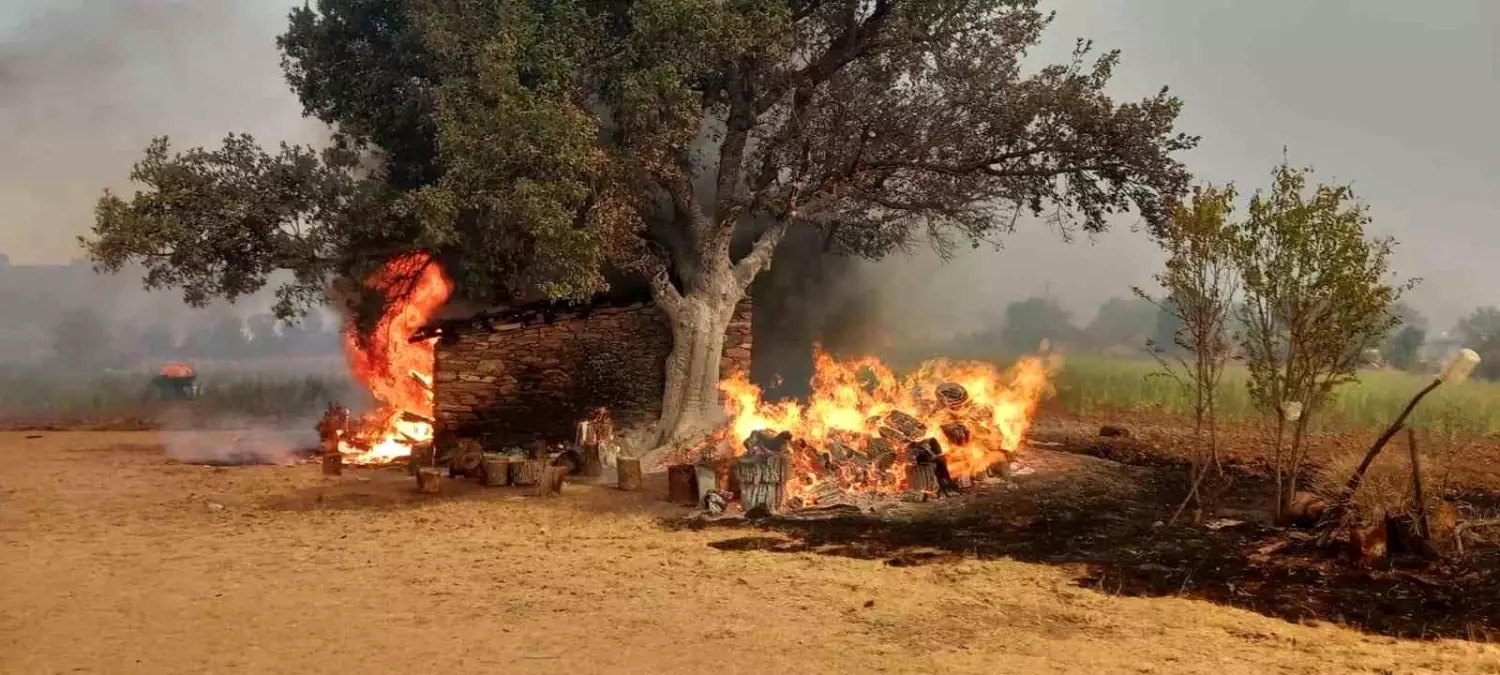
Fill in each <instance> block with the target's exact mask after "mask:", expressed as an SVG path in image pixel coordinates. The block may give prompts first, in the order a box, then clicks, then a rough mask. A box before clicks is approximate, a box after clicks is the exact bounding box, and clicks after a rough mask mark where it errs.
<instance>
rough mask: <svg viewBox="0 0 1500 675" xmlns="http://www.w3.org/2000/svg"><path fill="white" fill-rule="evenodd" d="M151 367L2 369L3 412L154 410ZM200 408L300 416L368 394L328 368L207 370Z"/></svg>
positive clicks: (92, 414)
mask: <svg viewBox="0 0 1500 675" xmlns="http://www.w3.org/2000/svg"><path fill="white" fill-rule="evenodd" d="M200 373H202V371H200ZM150 380H151V377H150V375H149V374H146V373H108V374H102V375H97V376H92V377H83V376H55V375H46V374H38V373H35V372H16V371H10V372H0V416H3V417H9V418H13V419H15V418H25V419H39V418H76V419H101V418H109V417H120V416H131V415H137V414H143V413H149V412H150V411H151V410H152V409H153V408H154V407H156V406H157V405H158V404H153V403H151V402H150V401H149V400H148V398H147V395H146V392H147V390H148V388H149V385H150ZM198 384H199V387H200V393H199V397H198V400H197V401H196V402H195V403H194V406H193V407H194V408H195V409H196V410H197V411H201V412H203V413H206V414H208V415H210V416H223V417H243V418H295V417H305V416H308V415H311V414H316V413H317V412H318V411H320V410H322V408H323V407H324V406H326V405H327V404H328V402H329V401H332V400H339V401H344V402H346V403H350V402H352V401H354V400H356V399H359V398H360V397H362V396H363V393H362V392H359V391H356V390H355V388H354V387H353V386H352V384H351V383H350V382H349V380H348V378H346V377H343V376H340V375H334V374H327V373H308V374H293V373H285V372H282V373H267V374H252V373H244V372H224V373H217V374H216V373H212V372H208V373H202V374H201V375H200V377H199V379H198Z"/></svg>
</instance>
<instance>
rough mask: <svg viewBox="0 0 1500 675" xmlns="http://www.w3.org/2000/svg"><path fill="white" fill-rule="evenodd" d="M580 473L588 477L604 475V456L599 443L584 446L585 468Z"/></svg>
mask: <svg viewBox="0 0 1500 675" xmlns="http://www.w3.org/2000/svg"><path fill="white" fill-rule="evenodd" d="M579 473H582V474H583V475H584V476H586V477H588V478H598V477H600V476H603V475H604V456H603V455H602V454H600V450H599V443H597V442H594V443H590V444H588V445H585V446H583V469H582V470H580V471H579Z"/></svg>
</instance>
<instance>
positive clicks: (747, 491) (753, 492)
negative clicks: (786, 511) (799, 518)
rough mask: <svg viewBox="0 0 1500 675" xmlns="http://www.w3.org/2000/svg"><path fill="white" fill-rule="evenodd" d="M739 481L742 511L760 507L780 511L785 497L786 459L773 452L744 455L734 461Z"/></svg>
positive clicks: (773, 511)
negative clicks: (743, 508)
mask: <svg viewBox="0 0 1500 675" xmlns="http://www.w3.org/2000/svg"><path fill="white" fill-rule="evenodd" d="M734 471H735V476H736V480H737V481H738V482H739V484H740V490H741V493H740V503H741V505H743V506H744V507H745V512H746V513H749V512H750V511H752V510H757V509H763V510H765V511H767V512H769V513H778V512H780V511H781V507H782V503H783V502H784V501H785V499H786V459H785V458H784V457H783V456H782V455H780V454H776V453H765V454H755V455H746V456H744V457H741V458H740V460H739V461H738V462H736V463H735V465H734Z"/></svg>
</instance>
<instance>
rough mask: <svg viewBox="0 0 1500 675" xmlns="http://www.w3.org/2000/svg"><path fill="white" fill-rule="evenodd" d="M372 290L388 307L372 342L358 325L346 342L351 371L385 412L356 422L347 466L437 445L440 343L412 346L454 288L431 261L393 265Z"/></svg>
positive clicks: (346, 444)
mask: <svg viewBox="0 0 1500 675" xmlns="http://www.w3.org/2000/svg"><path fill="white" fill-rule="evenodd" d="M365 283H366V285H367V286H369V287H370V288H372V289H375V290H376V291H378V292H380V293H381V295H382V296H384V298H385V300H386V310H385V314H384V315H383V316H381V317H380V321H379V322H378V323H377V324H376V325H375V329H374V331H373V332H371V333H370V334H368V335H361V334H360V332H359V331H358V330H357V329H356V327H354V326H353V325H352V324H351V326H350V327H349V330H348V332H347V333H346V335H345V339H344V348H345V352H346V353H347V355H348V357H349V368H350V371H351V372H352V373H353V374H354V377H355V379H356V380H358V381H359V383H360V384H362V385H364V387H365V388H366V389H368V390H369V391H370V393H371V394H372V395H373V396H374V397H375V400H376V401H378V402H379V407H378V408H377V409H376V410H374V411H372V412H370V413H368V414H366V415H364V416H362V417H359V418H357V419H350V420H348V422H347V423H346V424H345V426H344V428H343V429H342V430H341V431H340V434H339V451H340V453H341V455H342V458H343V461H344V462H347V463H351V464H389V463H395V462H398V461H401V460H403V459H405V458H407V457H408V456H410V455H412V454H413V449H414V448H416V447H417V446H419V445H422V444H430V443H431V442H432V440H433V412H434V411H433V392H432V373H433V340H435V339H436V337H435V336H434V337H433V338H432V339H429V340H421V341H417V342H412V341H411V339H412V337H413V336H414V335H416V333H417V331H418V330H420V329H421V328H422V326H423V325H425V324H426V323H427V321H428V319H429V318H431V316H432V314H433V313H434V312H436V311H437V310H438V308H440V307H442V305H443V303H444V302H447V300H448V295H449V293H451V292H452V289H453V285H452V283H451V282H450V281H449V280H448V278H447V276H445V275H444V274H443V270H442V268H441V267H440V266H439V265H438V264H437V263H436V262H434V261H432V260H431V258H429V257H428V256H427V255H426V254H423V253H412V254H409V255H406V256H403V257H400V258H397V259H395V260H392V261H391V262H390V263H388V264H387V265H386V266H385V267H384V268H383V269H381V271H380V272H379V273H377V274H375V275H374V276H373V277H371V278H370V279H368V280H366V282H365Z"/></svg>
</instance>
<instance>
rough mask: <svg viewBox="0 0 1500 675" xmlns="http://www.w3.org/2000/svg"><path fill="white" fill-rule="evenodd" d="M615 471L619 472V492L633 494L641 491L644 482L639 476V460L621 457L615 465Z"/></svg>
mask: <svg viewBox="0 0 1500 675" xmlns="http://www.w3.org/2000/svg"><path fill="white" fill-rule="evenodd" d="M615 469H616V470H617V471H618V472H619V479H620V489H621V490H624V491H626V492H634V491H636V490H639V489H641V484H642V483H644V482H645V481H644V480H643V477H642V475H641V459H640V458H639V457H621V458H620V459H619V460H618V461H617V462H616V463H615Z"/></svg>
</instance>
